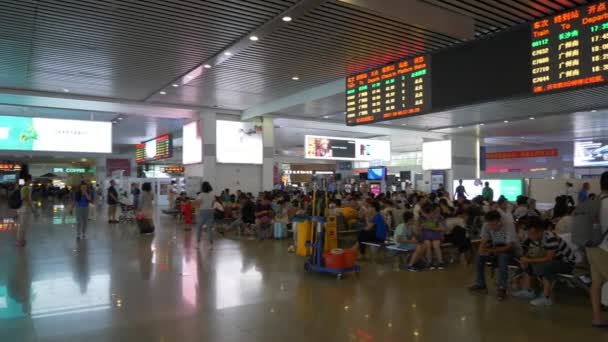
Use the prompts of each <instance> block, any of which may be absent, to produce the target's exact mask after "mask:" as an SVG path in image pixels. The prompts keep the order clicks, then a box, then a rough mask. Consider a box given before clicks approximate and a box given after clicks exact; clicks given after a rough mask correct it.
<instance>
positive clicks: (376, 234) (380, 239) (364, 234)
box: [352, 202, 388, 256]
mask: <svg viewBox="0 0 608 342" xmlns="http://www.w3.org/2000/svg"><path fill="white" fill-rule="evenodd" d="M371 207H372V209H373V212H374V215H373V217H372V218H371V219H370V220H369V221H368V222H367V225H366V226H365V228H364V229H363V230H361V232H359V240H358V242H357V243H355V245H354V246H353V247H352V248H353V249H356V248H359V253H360V254H361V256H364V255H365V247H366V246H365V245H364V244H363V242H372V243H379V244H383V243H384V242H385V241H386V237H387V233H388V227H387V226H386V222H385V221H384V217H383V216H382V213H381V212H380V203H378V202H373V203H372V204H371Z"/></svg>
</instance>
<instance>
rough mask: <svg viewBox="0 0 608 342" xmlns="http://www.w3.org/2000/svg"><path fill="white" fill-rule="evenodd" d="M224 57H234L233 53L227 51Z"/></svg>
mask: <svg viewBox="0 0 608 342" xmlns="http://www.w3.org/2000/svg"><path fill="white" fill-rule="evenodd" d="M224 56H232V52H230V51H226V52H224Z"/></svg>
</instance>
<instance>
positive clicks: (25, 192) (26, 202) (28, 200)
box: [15, 174, 34, 247]
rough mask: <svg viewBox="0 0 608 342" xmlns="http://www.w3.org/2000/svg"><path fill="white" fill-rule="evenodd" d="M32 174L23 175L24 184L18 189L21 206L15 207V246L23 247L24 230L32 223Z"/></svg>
mask: <svg viewBox="0 0 608 342" xmlns="http://www.w3.org/2000/svg"><path fill="white" fill-rule="evenodd" d="M31 185H32V175H29V174H28V175H26V176H25V177H24V184H23V186H22V187H21V189H18V190H15V191H19V194H20V198H21V206H20V207H19V208H18V209H17V216H18V222H19V224H18V226H17V246H18V247H25V243H26V242H25V231H26V229H28V228H29V226H30V225H31V224H32V216H33V215H34V203H33V202H32V188H31Z"/></svg>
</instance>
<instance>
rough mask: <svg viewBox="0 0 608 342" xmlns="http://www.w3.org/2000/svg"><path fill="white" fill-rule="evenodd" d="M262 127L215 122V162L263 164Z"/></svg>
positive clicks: (244, 123) (258, 125)
mask: <svg viewBox="0 0 608 342" xmlns="http://www.w3.org/2000/svg"><path fill="white" fill-rule="evenodd" d="M262 133H263V132H262V125H261V124H255V123H249V122H239V121H218V122H217V162H218V163H226V164H263V163H264V141H263V137H262Z"/></svg>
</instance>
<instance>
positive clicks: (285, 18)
mask: <svg viewBox="0 0 608 342" xmlns="http://www.w3.org/2000/svg"><path fill="white" fill-rule="evenodd" d="M283 21H285V22H290V21H291V17H290V16H288V15H286V16H284V17H283Z"/></svg>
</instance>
